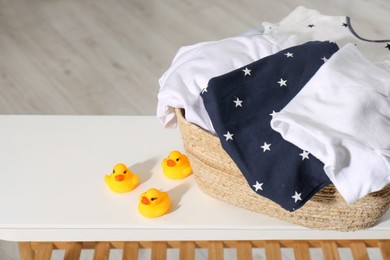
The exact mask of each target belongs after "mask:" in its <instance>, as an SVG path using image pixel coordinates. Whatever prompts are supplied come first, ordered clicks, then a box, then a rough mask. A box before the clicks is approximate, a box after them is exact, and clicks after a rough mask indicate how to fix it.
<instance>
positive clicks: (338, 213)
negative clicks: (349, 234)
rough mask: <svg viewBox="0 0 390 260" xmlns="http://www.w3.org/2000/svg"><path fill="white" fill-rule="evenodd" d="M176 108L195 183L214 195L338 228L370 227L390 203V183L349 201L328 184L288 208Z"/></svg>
mask: <svg viewBox="0 0 390 260" xmlns="http://www.w3.org/2000/svg"><path fill="white" fill-rule="evenodd" d="M175 111H176V116H177V120H178V123H179V128H180V132H181V135H182V139H183V144H184V149H185V151H186V153H187V155H188V157H189V159H190V161H191V166H192V169H193V174H194V176H195V180H196V183H197V184H198V186H199V187H200V189H201V190H202V191H203V192H205V193H207V194H209V195H211V196H213V197H215V198H217V199H220V200H222V201H226V202H228V203H231V204H233V205H236V206H239V207H243V208H246V209H249V210H252V211H255V212H259V213H262V214H265V215H269V216H272V217H275V218H278V219H282V220H285V221H288V222H291V223H294V224H298V225H302V226H305V227H308V228H313V229H320V230H337V231H353V230H360V229H365V228H368V227H371V226H373V225H375V224H376V223H377V222H378V221H379V219H380V218H381V217H382V216H383V215H384V214H385V213H386V211H387V210H388V209H389V207H390V185H388V186H386V187H385V188H384V189H382V190H380V191H378V192H374V193H371V194H369V195H367V196H365V197H364V198H362V199H360V200H358V201H357V202H355V203H354V204H352V205H348V204H347V203H346V202H345V201H344V199H343V198H342V197H341V195H340V193H339V192H338V191H337V190H336V188H335V187H334V186H333V185H329V186H327V187H325V188H323V189H322V190H321V191H319V192H318V193H316V194H315V195H314V196H313V197H312V198H311V199H310V200H309V201H308V202H306V203H305V205H304V206H302V207H301V208H300V209H298V210H296V211H294V212H289V211H287V210H285V209H283V208H282V207H280V206H279V205H278V204H276V203H274V202H273V201H271V200H269V199H267V198H264V197H261V196H259V195H258V194H257V193H255V192H254V191H253V190H252V189H251V188H250V187H249V185H248V183H247V182H246V180H245V178H244V176H243V175H242V173H241V172H240V170H239V169H238V168H237V166H236V164H235V163H234V162H233V161H232V159H231V158H230V157H229V155H228V154H227V153H226V152H225V151H224V150H223V148H222V146H221V144H220V141H219V139H218V137H216V136H215V135H212V134H210V133H209V132H207V131H205V130H204V129H202V128H200V127H198V126H196V125H194V124H192V123H190V122H188V121H186V119H185V117H184V110H182V109H179V108H176V110H175Z"/></svg>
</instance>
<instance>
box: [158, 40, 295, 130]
mask: <svg viewBox="0 0 390 260" xmlns="http://www.w3.org/2000/svg"><path fill="white" fill-rule="evenodd" d="M297 42H298V39H297V37H296V36H293V35H267V36H263V35H252V36H237V37H231V38H226V39H222V40H219V41H210V42H202V43H198V44H194V45H191V46H185V47H182V48H180V49H179V51H178V52H177V54H176V56H175V58H174V59H173V62H172V64H171V66H170V68H169V69H168V70H167V71H166V72H165V73H164V74H163V75H162V77H161V78H160V79H159V84H160V90H159V93H158V104H157V117H158V119H159V120H160V122H161V123H162V124H163V125H164V127H167V128H173V127H176V125H177V121H176V116H175V112H174V108H184V109H185V116H186V119H187V120H188V121H189V122H191V123H194V124H196V125H198V126H200V127H202V128H204V129H205V130H208V131H209V132H212V133H215V131H214V128H213V126H212V123H211V121H210V118H209V116H208V114H207V112H206V109H205V108H204V105H203V101H202V99H201V97H200V95H199V94H200V92H201V91H202V90H203V89H205V88H206V87H207V84H208V81H209V80H210V79H211V78H212V77H215V76H219V75H222V74H225V73H227V72H230V71H232V70H234V69H236V68H239V67H242V66H244V65H246V64H249V63H251V62H253V61H256V60H258V59H261V58H263V57H266V56H268V55H271V54H274V53H276V52H278V51H280V50H283V49H285V48H288V47H291V46H294V45H297Z"/></svg>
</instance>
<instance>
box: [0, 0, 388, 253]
mask: <svg viewBox="0 0 390 260" xmlns="http://www.w3.org/2000/svg"><path fill="white" fill-rule="evenodd" d="M298 5H304V6H306V7H308V8H313V9H317V10H320V11H321V12H322V13H324V14H329V15H348V16H350V17H351V18H352V23H353V26H354V28H355V30H356V31H357V32H358V33H359V34H360V35H361V36H364V37H365V38H372V39H383V38H387V39H389V38H390V29H389V28H390V1H389V0H365V1H364V0H357V1H354V0H343V1H340V0H327V1H319V0H318V1H308V0H306V1H299V0H279V1H271V0H268V1H267V0H237V1H226V0H196V1H195V0H193V1H190V0H165V1H162V0H112V1H109V0H34V1H32V0H0V114H75V115H114V114H115V115H154V114H155V110H156V104H157V98H156V96H157V93H158V89H159V86H158V78H159V77H160V76H161V75H162V74H163V72H164V71H165V70H166V69H167V68H168V66H169V64H170V62H171V60H172V58H173V56H174V54H175V53H176V51H177V50H178V48H180V47H181V46H183V45H189V44H194V43H197V42H201V41H209V40H217V39H221V38H224V37H228V36H235V35H238V34H240V33H242V32H245V31H247V30H249V29H253V28H261V22H262V21H271V22H277V21H279V20H281V19H282V18H283V17H284V16H286V15H287V14H288V13H289V12H290V11H291V10H293V9H294V8H295V7H296V6H298ZM0 134H1V130H0ZM16 248H17V247H16V246H15V243H10V242H1V243H0V259H3V258H4V257H6V258H4V259H18V256H17V251H16Z"/></svg>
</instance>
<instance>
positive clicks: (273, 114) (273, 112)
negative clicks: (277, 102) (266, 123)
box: [269, 110, 278, 118]
mask: <svg viewBox="0 0 390 260" xmlns="http://www.w3.org/2000/svg"><path fill="white" fill-rule="evenodd" d="M269 115H270V116H272V118H274V116H277V115H278V112H275V111H274V110H272V113H271V114H269Z"/></svg>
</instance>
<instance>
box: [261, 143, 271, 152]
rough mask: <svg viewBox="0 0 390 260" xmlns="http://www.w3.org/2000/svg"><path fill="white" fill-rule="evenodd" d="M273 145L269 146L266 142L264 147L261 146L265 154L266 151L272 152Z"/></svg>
mask: <svg viewBox="0 0 390 260" xmlns="http://www.w3.org/2000/svg"><path fill="white" fill-rule="evenodd" d="M270 146H271V144H267V143H266V142H264V145H262V146H260V147H261V148H263V153H265V151H267V150H268V151H271V148H270Z"/></svg>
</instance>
